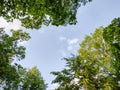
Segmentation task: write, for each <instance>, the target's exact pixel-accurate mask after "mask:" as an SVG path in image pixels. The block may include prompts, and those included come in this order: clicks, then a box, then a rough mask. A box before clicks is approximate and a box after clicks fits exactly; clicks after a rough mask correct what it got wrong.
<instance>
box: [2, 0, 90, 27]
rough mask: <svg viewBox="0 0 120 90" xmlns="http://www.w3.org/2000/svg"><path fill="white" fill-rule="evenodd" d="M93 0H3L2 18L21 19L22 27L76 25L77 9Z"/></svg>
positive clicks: (8, 19)
mask: <svg viewBox="0 0 120 90" xmlns="http://www.w3.org/2000/svg"><path fill="white" fill-rule="evenodd" d="M90 1H92V0H24V1H23V0H1V1H0V16H2V17H4V18H5V19H6V20H7V21H12V20H13V19H19V20H20V21H21V22H22V26H24V27H26V28H32V29H33V28H35V29H38V28H40V27H41V25H49V24H52V25H56V26H58V25H67V24H70V25H71V24H76V22H77V21H76V13H77V9H78V7H79V6H80V5H81V4H84V5H85V4H86V3H87V2H90Z"/></svg>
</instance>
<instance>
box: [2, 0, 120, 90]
mask: <svg viewBox="0 0 120 90" xmlns="http://www.w3.org/2000/svg"><path fill="white" fill-rule="evenodd" d="M119 9H120V0H93V2H91V3H88V4H86V6H82V7H80V8H79V9H78V12H77V21H78V23H77V24H76V25H71V26H70V25H67V26H59V27H55V26H48V27H46V26H42V28H40V29H39V30H27V29H25V28H23V27H21V26H20V25H21V23H20V22H19V21H18V20H14V22H13V23H7V22H6V21H5V20H4V19H3V18H1V17H0V26H2V27H4V28H5V29H6V31H7V32H8V33H9V29H23V30H24V31H26V32H29V33H30V36H31V39H30V40H29V41H28V42H24V43H21V44H22V45H24V46H25V47H26V58H25V59H24V60H22V61H20V62H18V63H20V64H21V65H22V66H24V67H26V68H31V67H33V66H37V67H38V69H39V70H40V72H41V74H42V77H43V78H44V80H45V82H46V83H48V88H47V90H54V89H55V87H56V86H57V85H56V84H51V82H52V80H54V78H55V77H54V76H53V75H51V74H50V72H52V71H60V70H62V69H63V68H65V62H64V60H63V58H64V57H70V56H71V54H75V55H76V54H77V50H78V49H79V48H80V47H79V44H80V42H81V41H82V40H83V39H84V37H85V35H86V34H90V33H92V32H94V31H95V29H96V28H98V27H100V26H104V27H105V26H107V25H109V24H110V22H111V20H112V19H114V18H117V17H119V15H120V11H119Z"/></svg>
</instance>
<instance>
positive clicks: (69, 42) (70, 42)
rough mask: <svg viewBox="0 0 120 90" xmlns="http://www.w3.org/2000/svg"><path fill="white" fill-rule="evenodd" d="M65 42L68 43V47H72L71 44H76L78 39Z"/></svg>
mask: <svg viewBox="0 0 120 90" xmlns="http://www.w3.org/2000/svg"><path fill="white" fill-rule="evenodd" d="M67 41H68V44H69V45H72V44H76V43H78V41H79V39H78V38H74V39H69V40H67Z"/></svg>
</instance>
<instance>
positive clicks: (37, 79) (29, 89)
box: [21, 67, 47, 90]
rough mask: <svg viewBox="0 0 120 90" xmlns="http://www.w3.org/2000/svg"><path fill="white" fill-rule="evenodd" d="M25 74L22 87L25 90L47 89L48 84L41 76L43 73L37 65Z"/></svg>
mask: <svg viewBox="0 0 120 90" xmlns="http://www.w3.org/2000/svg"><path fill="white" fill-rule="evenodd" d="M23 75H24V76H23V78H22V82H21V83H22V85H21V87H22V89H23V90H46V87H47V85H46V84H45V82H44V80H43V78H42V77H41V73H40V72H39V70H38V69H37V67H33V68H31V69H30V70H29V71H27V72H25V74H23Z"/></svg>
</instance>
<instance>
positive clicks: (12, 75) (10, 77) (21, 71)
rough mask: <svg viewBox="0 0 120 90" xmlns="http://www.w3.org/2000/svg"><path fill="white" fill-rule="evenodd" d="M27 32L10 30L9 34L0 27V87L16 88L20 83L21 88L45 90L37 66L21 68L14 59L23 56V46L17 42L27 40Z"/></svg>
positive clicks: (22, 57) (19, 58)
mask: <svg viewBox="0 0 120 90" xmlns="http://www.w3.org/2000/svg"><path fill="white" fill-rule="evenodd" d="M29 38H30V36H29V34H28V33H26V32H23V31H22V30H16V31H14V30H11V35H8V34H6V32H5V31H4V29H3V28H1V29H0V89H4V90H17V89H18V88H19V85H21V84H22V86H21V87H22V88H23V90H45V89H46V87H47V86H46V84H45V83H44V80H43V78H42V77H41V73H40V72H39V70H38V69H37V67H33V68H32V69H30V70H27V69H25V68H23V67H22V66H21V65H19V64H17V63H14V64H13V63H12V62H14V61H15V60H19V61H20V60H22V59H24V58H25V49H26V48H25V47H24V46H21V45H20V44H19V43H21V42H23V41H27V40H29Z"/></svg>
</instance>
